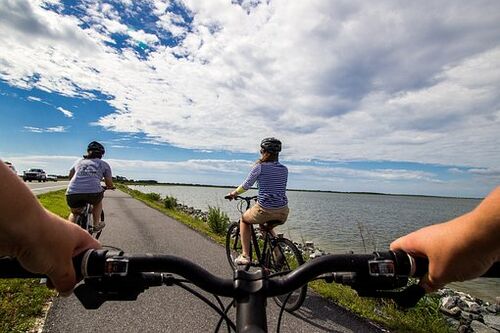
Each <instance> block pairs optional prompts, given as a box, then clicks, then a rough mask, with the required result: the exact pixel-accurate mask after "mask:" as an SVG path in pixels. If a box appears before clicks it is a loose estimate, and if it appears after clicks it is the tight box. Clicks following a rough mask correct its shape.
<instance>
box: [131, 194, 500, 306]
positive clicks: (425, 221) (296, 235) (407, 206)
mask: <svg viewBox="0 0 500 333" xmlns="http://www.w3.org/2000/svg"><path fill="white" fill-rule="evenodd" d="M130 187H131V188H133V189H136V190H139V191H141V192H145V193H149V192H155V193H159V194H161V196H162V197H164V196H167V195H169V196H173V197H175V198H177V200H178V202H179V203H182V204H184V205H187V206H190V207H194V208H197V209H201V210H203V211H208V207H209V206H211V207H220V208H221V209H222V211H224V212H226V213H227V214H228V216H229V217H230V219H231V220H232V221H236V220H238V218H239V216H240V212H239V211H238V209H237V203H236V202H235V201H232V202H230V201H228V200H225V199H224V196H225V195H226V194H227V193H228V192H230V191H231V190H232V188H231V189H230V188H219V187H204V186H177V185H176V186H173V185H172V186H171V185H145V186H143V185H133V186H130ZM243 195H245V196H251V195H257V191H256V190H249V191H248V192H246V193H244V194H243ZM287 196H288V201H289V204H288V205H289V208H290V215H289V217H288V220H287V222H286V223H285V224H284V225H282V226H279V227H278V232H282V233H284V234H285V237H287V238H290V239H292V240H294V241H297V242H304V241H312V242H314V244H315V246H317V247H319V248H321V249H322V250H324V251H325V252H328V253H347V252H349V251H353V252H354V253H370V252H373V251H375V250H377V251H385V250H388V249H389V244H390V243H391V242H392V241H393V240H394V239H396V238H398V237H400V236H403V235H405V234H407V233H409V232H411V231H414V230H416V229H419V228H421V227H424V226H427V225H431V224H435V223H439V222H444V221H447V220H450V219H452V218H454V217H457V216H459V215H462V214H464V213H466V212H468V211H470V210H472V209H473V208H474V207H475V206H477V204H478V203H479V202H480V200H479V199H465V198H442V197H425V196H404V195H382V194H358V193H330V192H310V191H287ZM464 265H467V263H466V262H464ZM450 287H452V288H454V289H457V290H461V291H464V292H467V293H469V294H471V295H473V296H475V297H479V298H481V299H483V300H487V301H491V302H495V297H498V296H500V279H485V278H479V279H475V280H472V281H467V282H461V283H453V284H451V285H450Z"/></svg>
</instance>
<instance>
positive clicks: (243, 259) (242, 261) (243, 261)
mask: <svg viewBox="0 0 500 333" xmlns="http://www.w3.org/2000/svg"><path fill="white" fill-rule="evenodd" d="M234 263H235V264H236V265H248V264H249V263H250V258H248V257H247V256H244V255H243V254H240V255H239V256H238V258H236V259H234Z"/></svg>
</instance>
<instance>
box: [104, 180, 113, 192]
mask: <svg viewBox="0 0 500 333" xmlns="http://www.w3.org/2000/svg"><path fill="white" fill-rule="evenodd" d="M104 184H106V188H107V189H108V190H113V189H114V188H115V185H113V178H112V177H104Z"/></svg>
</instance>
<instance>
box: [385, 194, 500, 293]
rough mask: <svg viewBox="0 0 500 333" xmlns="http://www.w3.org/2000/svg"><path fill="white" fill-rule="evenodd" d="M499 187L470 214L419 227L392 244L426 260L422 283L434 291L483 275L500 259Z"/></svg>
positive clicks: (392, 246)
mask: <svg viewBox="0 0 500 333" xmlns="http://www.w3.org/2000/svg"><path fill="white" fill-rule="evenodd" d="M498 235H500V186H499V187H497V188H496V189H495V190H494V191H493V192H492V193H491V194H490V195H488V196H487V197H486V198H485V199H484V200H483V201H482V202H481V203H480V204H479V206H478V207H477V208H475V209H474V210H473V211H471V212H469V213H467V214H464V215H462V216H459V217H457V218H455V219H453V220H451V221H448V222H445V223H441V224H436V225H432V226H429V227H425V228H422V229H420V230H418V231H415V232H413V233H411V234H409V235H406V236H404V237H402V238H400V239H398V240H396V241H394V242H393V243H392V244H391V249H393V250H396V249H402V250H404V251H406V252H409V253H411V254H414V255H417V256H424V257H427V258H428V259H429V274H428V276H426V277H424V278H423V279H422V281H421V284H422V286H423V287H424V288H425V289H426V290H427V291H434V290H436V289H439V288H441V287H442V286H444V285H445V284H446V283H449V282H452V281H464V280H469V279H473V278H475V277H478V276H480V275H482V274H483V273H484V272H485V271H486V270H487V269H488V268H489V267H491V265H492V264H493V263H494V262H495V261H498V260H500V242H499V238H498Z"/></svg>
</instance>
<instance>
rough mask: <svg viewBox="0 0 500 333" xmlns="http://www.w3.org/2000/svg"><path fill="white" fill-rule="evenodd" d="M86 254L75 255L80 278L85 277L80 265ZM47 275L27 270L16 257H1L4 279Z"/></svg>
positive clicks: (75, 266)
mask: <svg viewBox="0 0 500 333" xmlns="http://www.w3.org/2000/svg"><path fill="white" fill-rule="evenodd" d="M89 251H90V250H89ZM84 255H85V252H84V253H80V254H79V255H77V256H75V257H73V267H74V268H75V272H76V278H77V279H78V280H79V279H81V278H82V277H83V276H82V273H81V270H80V267H81V266H82V259H83V257H84ZM46 277H47V276H46V275H44V274H40V273H33V272H30V271H28V270H26V269H25V268H24V267H23V266H21V264H20V263H19V261H18V260H17V259H16V258H14V257H2V258H0V278H2V279H29V278H46Z"/></svg>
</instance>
